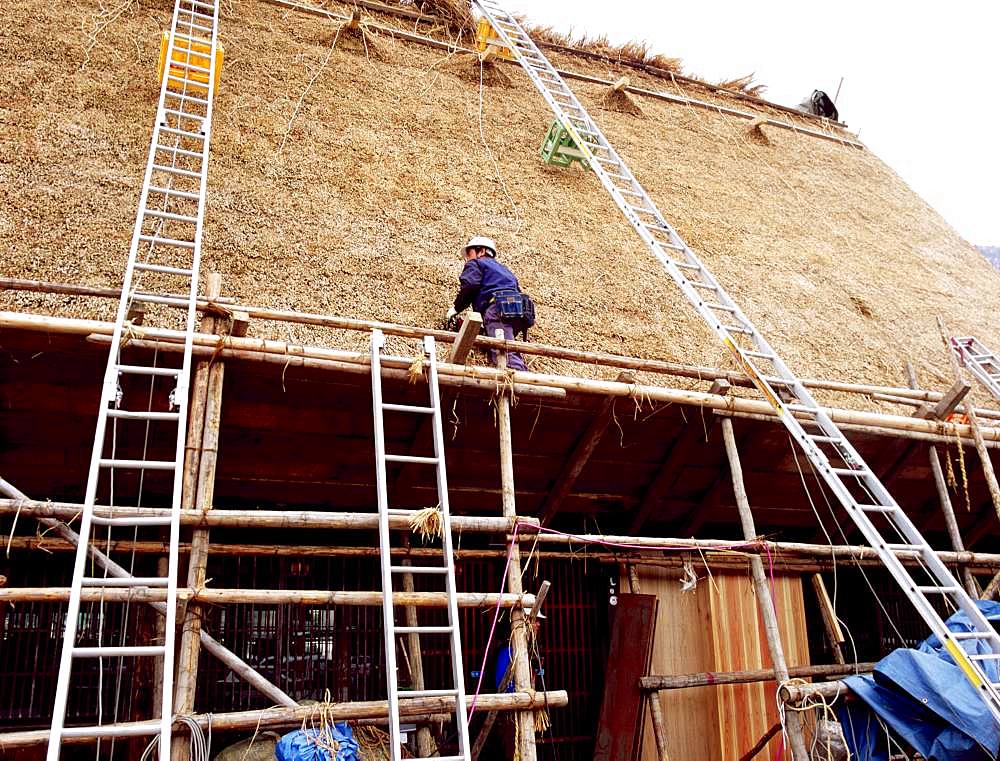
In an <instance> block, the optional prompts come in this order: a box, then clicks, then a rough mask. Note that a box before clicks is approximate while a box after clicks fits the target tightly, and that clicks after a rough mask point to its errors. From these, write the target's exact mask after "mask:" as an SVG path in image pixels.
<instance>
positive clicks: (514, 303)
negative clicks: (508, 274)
mask: <svg viewBox="0 0 1000 761" xmlns="http://www.w3.org/2000/svg"><path fill="white" fill-rule="evenodd" d="M493 302H494V303H495V304H496V305H497V311H498V312H499V313H500V317H502V318H503V320H504V321H505V322H511V323H514V322H519V323H521V324H520V325H518V327H519V328H520V329H521V330H527V329H528V328H530V327H531V326H532V325H534V324H535V302H534V301H532V300H531V296H529V295H528V294H526V293H521V292H520V291H497V292H496V293H494V294H493Z"/></svg>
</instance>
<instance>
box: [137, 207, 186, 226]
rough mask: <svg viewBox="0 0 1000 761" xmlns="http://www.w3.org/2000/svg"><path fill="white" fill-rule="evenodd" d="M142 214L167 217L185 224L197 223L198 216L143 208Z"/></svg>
mask: <svg viewBox="0 0 1000 761" xmlns="http://www.w3.org/2000/svg"><path fill="white" fill-rule="evenodd" d="M142 213H143V216H148V217H156V218H157V219H169V220H171V221H173V222H185V223H187V224H192V225H193V224H197V223H198V217H190V216H188V215H187V214H174V212H172V211H160V210H158V209H149V208H146V209H143V210H142Z"/></svg>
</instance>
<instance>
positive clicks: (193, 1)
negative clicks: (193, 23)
mask: <svg viewBox="0 0 1000 761" xmlns="http://www.w3.org/2000/svg"><path fill="white" fill-rule="evenodd" d="M181 3H183V4H185V5H192V6H197V7H199V8H207V9H208V10H210V11H214V10H215V6H214V5H213V4H212V3H202V2H199V0H181ZM186 12H187V8H181V13H186Z"/></svg>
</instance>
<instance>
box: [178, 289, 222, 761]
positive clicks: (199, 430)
mask: <svg viewBox="0 0 1000 761" xmlns="http://www.w3.org/2000/svg"><path fill="white" fill-rule="evenodd" d="M207 288H208V294H207V295H208V297H209V298H217V297H218V296H219V295H220V293H221V291H222V275H219V274H218V273H215V272H213V273H211V274H210V275H209V276H208V285H207ZM221 323H222V321H221V319H216V318H214V317H209V316H206V317H204V318H203V320H202V330H204V331H205V332H209V333H216V332H221V329H222V328H223V325H222V324H221ZM224 374H225V366H224V365H223V363H222V362H221V361H219V360H215V361H213V360H208V361H202V362H199V363H198V366H197V368H196V369H195V374H194V384H193V385H192V387H191V392H192V397H191V422H190V423H189V427H188V439H187V443H188V446H187V456H186V457H185V458H184V489H183V492H182V499H181V504H182V505H184V506H185V507H188V506H191V507H192V509H194V510H197V511H200V512H206V511H208V510H210V509H211V507H212V497H213V495H214V491H215V463H216V457H217V453H218V446H219V424H220V422H221V417H222V415H221V405H222V382H223V378H224ZM192 503H193V504H192ZM207 565H208V529H207V528H196V529H194V531H193V532H192V534H191V553H190V555H189V556H188V581H187V585H188V587H190V588H192V589H201V588H202V587H204V586H205V569H206V567H207ZM201 617H202V606H201V605H200V604H199V603H189V604H188V606H187V609H186V610H185V611H184V616H183V624H182V629H181V643H180V648H179V650H178V652H177V681H176V685H175V687H174V715H175V716H184V715H189V714H193V713H194V701H195V693H196V691H197V687H198V657H199V656H200V654H201ZM189 754H190V747H189V742H188V738H187V737H186V736H183V735H181V734H180V733H178V734H177V735H175V736H174V740H173V745H172V748H171V756H172V757H173V758H174V759H178V760H179V761H187V759H188V758H189Z"/></svg>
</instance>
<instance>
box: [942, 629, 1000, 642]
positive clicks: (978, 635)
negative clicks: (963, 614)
mask: <svg viewBox="0 0 1000 761" xmlns="http://www.w3.org/2000/svg"><path fill="white" fill-rule="evenodd" d="M951 637H952V639H958V640H961V639H994V638H996V637H997V633H996V632H993V631H990V632H952V633H951Z"/></svg>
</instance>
